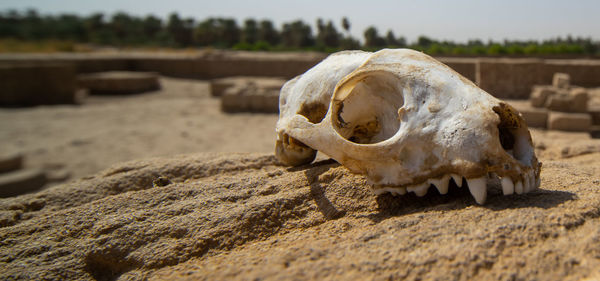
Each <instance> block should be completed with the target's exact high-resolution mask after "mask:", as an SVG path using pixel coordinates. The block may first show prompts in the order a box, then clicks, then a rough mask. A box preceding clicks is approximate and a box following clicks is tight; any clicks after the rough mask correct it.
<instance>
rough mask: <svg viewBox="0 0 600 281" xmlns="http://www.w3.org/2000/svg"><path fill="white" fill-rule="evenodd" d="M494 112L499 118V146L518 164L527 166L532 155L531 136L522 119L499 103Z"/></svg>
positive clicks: (505, 105) (512, 110)
mask: <svg viewBox="0 0 600 281" xmlns="http://www.w3.org/2000/svg"><path fill="white" fill-rule="evenodd" d="M493 110H494V112H496V114H498V116H499V117H500V123H498V138H499V141H500V145H501V146H502V148H503V149H504V150H505V151H506V153H508V154H510V155H511V156H512V157H513V158H515V159H517V160H518V161H519V162H521V163H523V164H525V165H529V164H530V162H531V160H532V157H533V155H534V151H533V145H532V141H531V135H530V134H529V130H528V129H527V125H525V121H524V120H523V118H521V117H520V116H519V113H518V112H517V111H516V110H515V109H514V108H513V107H511V106H510V105H508V104H505V103H500V104H499V105H498V106H494V108H493Z"/></svg>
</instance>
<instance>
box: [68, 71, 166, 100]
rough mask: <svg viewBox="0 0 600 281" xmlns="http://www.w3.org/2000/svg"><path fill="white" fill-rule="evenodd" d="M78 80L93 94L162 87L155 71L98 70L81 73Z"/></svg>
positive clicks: (138, 91)
mask: <svg viewBox="0 0 600 281" xmlns="http://www.w3.org/2000/svg"><path fill="white" fill-rule="evenodd" d="M77 80H78V83H79V86H80V87H82V88H86V89H88V90H89V93H90V94H92V95H126V94H137V93H142V92H147V91H154V90H158V89H160V83H159V81H158V74H156V73H153V72H131V71H108V72H98V73H91V74H82V75H79V77H78V78H77Z"/></svg>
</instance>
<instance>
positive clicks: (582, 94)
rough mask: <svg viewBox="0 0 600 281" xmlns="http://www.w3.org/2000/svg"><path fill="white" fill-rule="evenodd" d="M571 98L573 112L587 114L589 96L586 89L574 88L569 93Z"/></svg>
mask: <svg viewBox="0 0 600 281" xmlns="http://www.w3.org/2000/svg"><path fill="white" fill-rule="evenodd" d="M569 96H570V97H571V99H572V101H573V102H572V103H571V108H570V109H571V112H587V108H588V100H589V96H588V92H587V90H586V89H585V88H581V87H575V88H572V89H571V90H570V91H569Z"/></svg>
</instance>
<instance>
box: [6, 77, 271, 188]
mask: <svg viewBox="0 0 600 281" xmlns="http://www.w3.org/2000/svg"><path fill="white" fill-rule="evenodd" d="M160 82H161V85H162V89H161V90H160V91H156V92H149V93H143V94H136V95H131V96H91V95H90V96H87V97H86V98H83V99H82V104H80V105H56V106H38V107H29V108H2V109H0V142H1V143H2V146H1V147H0V155H2V154H3V153H4V154H9V153H14V152H18V153H21V154H23V155H24V156H25V166H26V167H30V168H41V169H44V170H46V171H48V172H49V173H52V172H58V173H60V174H64V173H65V172H66V173H68V174H69V175H70V179H77V178H80V177H85V176H90V175H92V174H93V173H96V172H99V171H101V170H103V169H106V168H108V167H110V166H111V165H113V164H116V163H119V162H123V161H128V160H134V159H144V158H150V157H155V156H167V155H176V154H186V153H197V152H264V153H269V152H272V151H274V147H275V138H276V136H275V123H276V122H277V115H276V114H247V113H239V114H224V113H221V110H220V100H219V99H217V98H211V97H210V92H209V91H210V89H209V82H207V81H199V80H185V79H175V78H162V79H161V81H160Z"/></svg>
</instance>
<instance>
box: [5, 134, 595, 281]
mask: <svg viewBox="0 0 600 281" xmlns="http://www.w3.org/2000/svg"><path fill="white" fill-rule="evenodd" d="M565 134H566V133H565ZM565 136H570V135H568V134H567V135H565ZM553 137H554V138H555V139H557V138H560V137H561V136H556V135H555V136H553ZM589 141H590V142H593V141H592V140H589ZM544 151H546V152H549V151H552V149H550V148H546V149H544ZM542 155H543V153H542ZM551 155H553V154H548V156H551ZM599 156H600V153H583V154H580V155H577V156H573V157H569V158H562V157H560V156H558V157H557V158H556V159H553V158H554V157H547V158H542V161H543V162H544V169H543V171H542V185H541V189H540V190H538V191H536V192H533V193H529V194H527V195H511V196H502V195H501V192H500V191H498V190H497V191H495V192H494V191H491V192H490V193H491V194H490V197H489V198H488V203H487V204H486V205H484V206H479V205H477V204H476V203H475V202H474V200H473V199H472V198H471V196H470V195H469V192H468V191H467V190H466V189H464V188H457V187H456V186H451V188H450V192H449V194H448V195H445V196H442V195H439V194H437V192H436V191H435V190H434V189H431V190H430V191H429V193H428V195H426V196H425V197H423V198H418V197H415V196H414V195H406V196H402V197H392V196H391V195H382V196H379V197H376V196H374V195H372V193H371V192H370V191H369V188H368V187H367V186H366V185H365V181H364V178H363V177H362V176H357V175H352V174H350V173H349V172H348V171H347V170H346V169H345V168H344V167H342V166H339V165H338V164H337V163H335V162H333V161H330V160H322V161H319V162H316V163H313V164H312V165H309V166H303V167H298V168H286V167H282V166H278V165H277V164H276V162H275V159H274V157H273V156H272V155H269V154H196V155H188V156H179V157H170V158H162V159H161V158H157V159H150V160H144V161H134V162H128V163H124V164H120V165H117V166H114V167H113V168H110V169H108V170H105V171H103V172H101V173H98V174H96V175H95V176H93V177H89V178H87V179H82V180H79V181H75V182H73V183H70V184H66V185H60V186H55V187H52V188H49V189H47V190H44V191H41V192H39V193H36V194H29V195H23V196H20V197H16V198H11V199H3V200H0V214H1V220H0V224H1V226H2V227H1V228H0V245H1V247H0V279H3V280H7V279H27V280H42V279H66V280H94V279H95V280H141V279H145V278H149V279H151V280H178V279H182V280H282V279H293V280H306V279H316V280H398V279H402V278H407V279H410V280H416V279H437V280H474V279H494V280H534V279H537V280H580V279H582V278H588V277H594V276H595V277H596V278H597V277H598V268H600V192H599V186H600V176H599V175H600V165H599V159H600V158H599ZM159 178H160V180H159ZM153 182H154V183H153Z"/></svg>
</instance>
